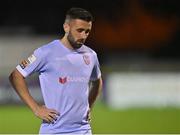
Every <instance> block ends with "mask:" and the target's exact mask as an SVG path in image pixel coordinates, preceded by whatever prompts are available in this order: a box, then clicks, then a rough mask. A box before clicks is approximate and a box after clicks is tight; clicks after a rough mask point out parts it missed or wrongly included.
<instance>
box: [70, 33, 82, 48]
mask: <svg viewBox="0 0 180 135" xmlns="http://www.w3.org/2000/svg"><path fill="white" fill-rule="evenodd" d="M67 40H68V41H69V43H70V44H71V46H72V47H73V48H74V49H79V48H80V47H81V46H82V45H83V44H84V42H85V41H84V40H83V39H79V40H77V41H75V39H74V37H73V35H72V33H71V32H69V34H68V36H67Z"/></svg>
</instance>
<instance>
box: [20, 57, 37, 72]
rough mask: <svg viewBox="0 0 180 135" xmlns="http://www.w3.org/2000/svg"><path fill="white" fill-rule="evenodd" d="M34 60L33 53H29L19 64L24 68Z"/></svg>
mask: <svg viewBox="0 0 180 135" xmlns="http://www.w3.org/2000/svg"><path fill="white" fill-rule="evenodd" d="M35 60H36V57H35V56H34V55H31V56H29V57H28V58H27V60H23V61H22V62H21V64H19V65H20V66H21V68H22V69H24V68H26V67H27V66H28V65H29V64H31V63H33V62H34V61H35Z"/></svg>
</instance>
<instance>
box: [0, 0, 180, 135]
mask: <svg viewBox="0 0 180 135" xmlns="http://www.w3.org/2000/svg"><path fill="white" fill-rule="evenodd" d="M72 6H73V7H82V8H86V9H88V10H90V11H91V12H92V14H93V15H94V16H95V22H94V26H93V30H92V33H91V35H90V37H89V39H88V41H87V45H88V46H90V47H91V48H93V49H94V50H95V51H96V52H97V53H98V57H99V60H100V64H101V69H102V72H103V80H104V88H103V93H102V94H101V96H100V98H99V99H98V101H97V103H96V105H95V106H94V109H93V111H92V123H91V124H92V127H93V133H95V134H100V133H101V134H106V133H108V134H120V133H136V134H138V133H143V134H150V133H152V134H153V133H162V134H169V133H180V53H179V51H180V44H179V43H180V25H179V24H180V18H179V17H180V8H179V7H180V2H179V0H114V1H110V0H107V1H103V0H96V1H95V0H78V1H73V0H69V1H60V0H53V1H35V0H31V1H22V0H6V1H1V4H0V10H1V12H0V133H1V134H3V133H38V130H39V125H40V123H41V121H40V120H39V119H38V118H36V117H34V115H33V114H32V112H31V111H30V110H29V109H28V108H27V107H25V106H24V104H23V103H22V102H21V101H20V99H19V97H18V96H17V94H16V93H15V92H14V91H13V89H12V87H11V86H10V84H9V81H8V76H9V74H10V72H11V71H12V70H13V69H14V68H15V66H16V65H17V64H18V63H19V62H20V61H21V60H22V59H23V58H26V57H28V56H29V55H30V54H31V53H32V51H33V50H34V49H35V48H37V47H39V46H41V45H43V44H46V43H48V42H50V41H51V40H54V39H57V38H59V36H60V34H61V33H62V32H63V30H62V24H63V20H64V14H65V11H66V10H67V9H69V8H70V7H72ZM27 80H28V85H29V87H30V91H31V94H32V95H33V97H34V98H35V99H36V100H37V101H38V102H40V103H43V100H42V96H41V92H40V88H39V83H38V78H37V75H33V76H31V77H29V78H28V79H27Z"/></svg>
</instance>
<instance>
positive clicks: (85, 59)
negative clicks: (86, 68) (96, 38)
mask: <svg viewBox="0 0 180 135" xmlns="http://www.w3.org/2000/svg"><path fill="white" fill-rule="evenodd" d="M83 59H84V62H85V63H86V65H89V64H90V58H89V56H88V55H83Z"/></svg>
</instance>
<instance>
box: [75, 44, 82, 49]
mask: <svg viewBox="0 0 180 135" xmlns="http://www.w3.org/2000/svg"><path fill="white" fill-rule="evenodd" d="M82 45H83V44H76V45H74V48H75V49H79V48H81V46H82Z"/></svg>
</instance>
